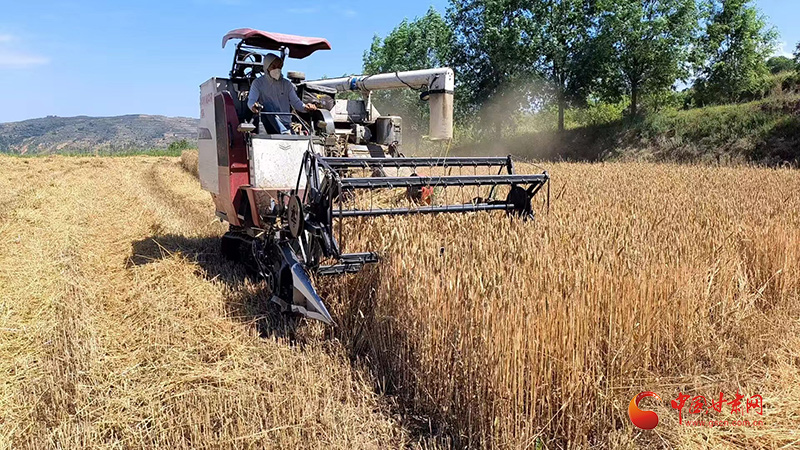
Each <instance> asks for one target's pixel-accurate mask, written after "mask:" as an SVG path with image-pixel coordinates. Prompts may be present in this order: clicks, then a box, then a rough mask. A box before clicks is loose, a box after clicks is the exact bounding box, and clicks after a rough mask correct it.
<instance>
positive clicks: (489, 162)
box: [320, 156, 512, 169]
mask: <svg viewBox="0 0 800 450" xmlns="http://www.w3.org/2000/svg"><path fill="white" fill-rule="evenodd" d="M320 160H321V161H322V162H324V163H325V164H327V165H328V166H329V167H330V168H332V169H355V168H367V167H398V168H399V167H412V168H416V167H501V166H503V167H511V165H512V162H511V158H509V157H507V156H506V157H494V156H491V157H476V158H469V157H442V158H435V157H434V158H416V157H415V158H334V157H327V158H325V157H323V158H320Z"/></svg>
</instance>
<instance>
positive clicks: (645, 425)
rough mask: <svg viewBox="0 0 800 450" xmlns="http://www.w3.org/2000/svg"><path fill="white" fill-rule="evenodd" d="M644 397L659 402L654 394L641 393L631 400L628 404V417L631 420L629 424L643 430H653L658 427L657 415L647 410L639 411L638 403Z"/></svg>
mask: <svg viewBox="0 0 800 450" xmlns="http://www.w3.org/2000/svg"><path fill="white" fill-rule="evenodd" d="M645 397H655V398H656V399H658V400H661V397H659V396H658V395H657V394H656V393H655V392H649V391H648V392H641V393H639V395H637V396H636V397H634V398H632V399H631V402H630V403H629V404H628V417H630V418H631V422H633V424H634V425H636V426H637V427H638V428H641V429H643V430H652V429H653V428H655V427H656V425H658V414H656V413H654V412H653V411H648V410H644V411H643V410H641V409H639V402H641V401H642V399H643V398H645Z"/></svg>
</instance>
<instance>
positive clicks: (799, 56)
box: [794, 42, 800, 71]
mask: <svg viewBox="0 0 800 450" xmlns="http://www.w3.org/2000/svg"><path fill="white" fill-rule="evenodd" d="M794 63H795V65H796V67H797V70H798V71H800V42H798V43H797V48H795V50H794Z"/></svg>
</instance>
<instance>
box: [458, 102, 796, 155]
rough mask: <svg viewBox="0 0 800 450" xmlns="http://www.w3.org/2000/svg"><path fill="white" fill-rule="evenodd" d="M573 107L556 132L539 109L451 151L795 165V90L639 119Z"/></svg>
mask: <svg viewBox="0 0 800 450" xmlns="http://www.w3.org/2000/svg"><path fill="white" fill-rule="evenodd" d="M570 112H571V113H572V112H573V111H570ZM577 113H580V114H576V115H579V117H578V118H577V119H576V120H574V121H573V122H572V123H570V126H569V127H568V129H566V130H565V131H564V132H561V133H559V132H556V131H555V130H552V129H549V128H547V126H546V125H545V126H542V122H544V123H545V124H552V123H553V119H552V118H551V117H550V116H548V115H546V114H542V115H540V117H528V118H526V119H523V120H522V121H521V125H520V130H519V131H517V132H514V133H509V134H508V135H505V136H503V137H502V138H500V139H498V138H493V139H491V140H485V141H477V142H463V143H460V144H457V145H456V146H455V149H454V152H455V153H459V154H474V155H482V154H486V153H487V152H488V153H491V154H497V155H507V154H513V155H515V156H518V157H522V158H529V159H536V160H553V161H560V160H568V161H613V160H624V161H653V162H681V163H714V164H718V163H722V164H742V163H755V164H763V165H768V166H775V165H784V164H789V165H792V166H796V167H797V166H800V96H798V95H797V94H791V95H778V96H774V97H770V98H767V99H763V100H758V101H753V102H749V103H741V104H729V105H719V106H707V107H703V108H693V109H688V110H683V109H675V108H665V109H663V110H660V111H657V112H652V113H650V114H647V115H645V116H644V117H641V118H638V119H629V118H624V117H622V115H621V110H617V111H613V112H612V113H608V112H607V111H599V112H597V111H578V112H577ZM580 115H583V116H584V117H580Z"/></svg>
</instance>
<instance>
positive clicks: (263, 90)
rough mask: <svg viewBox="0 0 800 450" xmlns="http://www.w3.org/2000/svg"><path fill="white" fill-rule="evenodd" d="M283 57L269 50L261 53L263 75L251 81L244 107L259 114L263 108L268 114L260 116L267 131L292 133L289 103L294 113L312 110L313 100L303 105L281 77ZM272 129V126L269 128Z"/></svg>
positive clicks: (295, 92)
mask: <svg viewBox="0 0 800 450" xmlns="http://www.w3.org/2000/svg"><path fill="white" fill-rule="evenodd" d="M282 68H283V60H282V59H281V58H279V57H277V56H275V55H273V54H272V53H268V54H266V55H265V56H264V75H262V76H261V77H259V78H257V79H256V80H255V81H253V85H252V86H250V94H249V95H248V97H247V107H248V108H250V110H251V111H253V112H254V113H256V114H258V113H259V112H261V111H262V110H263V111H264V112H271V113H284V114H275V115H273V114H269V115H265V116H262V117H263V120H264V121H265V123H264V125H265V126H266V128H267V132H269V133H280V134H291V133H292V132H291V125H292V116H291V114H288V113H290V112H291V109H290V108H289V107H290V106H291V107H293V108H294V109H295V110H296V111H297V112H301V113H304V112H308V111H315V110H316V109H317V107H316V106H315V105H314V104H313V103H307V104H305V105H304V104H303V102H302V101H300V97H298V96H297V91H296V90H295V87H294V85H293V84H292V82H291V81H289V80H287V79H286V78H283V76H282V75H281V69H282ZM270 128H272V129H270Z"/></svg>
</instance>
